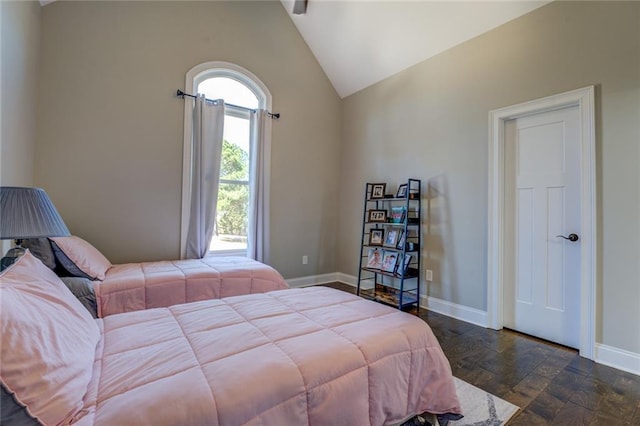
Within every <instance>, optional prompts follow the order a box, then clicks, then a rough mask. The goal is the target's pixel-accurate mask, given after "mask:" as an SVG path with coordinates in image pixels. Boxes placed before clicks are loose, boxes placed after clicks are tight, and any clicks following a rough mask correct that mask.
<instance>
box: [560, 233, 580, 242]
mask: <svg viewBox="0 0 640 426" xmlns="http://www.w3.org/2000/svg"><path fill="white" fill-rule="evenodd" d="M556 237H560V238H564V239H565V240H569V241H578V239H579V237H578V236H577V235H576V234H569V236H568V237H565V236H564V235H556Z"/></svg>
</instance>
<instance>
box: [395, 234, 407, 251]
mask: <svg viewBox="0 0 640 426" xmlns="http://www.w3.org/2000/svg"><path fill="white" fill-rule="evenodd" d="M406 241H407V234H406V233H405V232H404V229H403V230H402V231H401V232H400V238H398V244H397V245H396V248H397V249H398V250H402V249H403V248H404V246H405V243H406Z"/></svg>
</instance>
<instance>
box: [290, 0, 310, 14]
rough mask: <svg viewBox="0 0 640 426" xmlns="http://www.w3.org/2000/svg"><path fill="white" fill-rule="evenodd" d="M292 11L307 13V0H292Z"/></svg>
mask: <svg viewBox="0 0 640 426" xmlns="http://www.w3.org/2000/svg"><path fill="white" fill-rule="evenodd" d="M293 13H295V14H296V15H304V14H305V13H307V0H294V1H293Z"/></svg>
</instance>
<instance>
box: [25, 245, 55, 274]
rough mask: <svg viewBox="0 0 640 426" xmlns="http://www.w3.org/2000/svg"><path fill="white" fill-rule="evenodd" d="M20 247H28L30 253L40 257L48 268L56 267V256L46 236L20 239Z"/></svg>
mask: <svg viewBox="0 0 640 426" xmlns="http://www.w3.org/2000/svg"><path fill="white" fill-rule="evenodd" d="M22 247H24V248H27V249H29V251H30V252H31V254H32V255H34V256H35V257H37V258H38V259H40V261H41V262H42V263H44V264H45V265H47V268H49V269H56V257H55V255H54V254H53V248H51V243H50V242H49V239H48V238H27V239H24V240H22Z"/></svg>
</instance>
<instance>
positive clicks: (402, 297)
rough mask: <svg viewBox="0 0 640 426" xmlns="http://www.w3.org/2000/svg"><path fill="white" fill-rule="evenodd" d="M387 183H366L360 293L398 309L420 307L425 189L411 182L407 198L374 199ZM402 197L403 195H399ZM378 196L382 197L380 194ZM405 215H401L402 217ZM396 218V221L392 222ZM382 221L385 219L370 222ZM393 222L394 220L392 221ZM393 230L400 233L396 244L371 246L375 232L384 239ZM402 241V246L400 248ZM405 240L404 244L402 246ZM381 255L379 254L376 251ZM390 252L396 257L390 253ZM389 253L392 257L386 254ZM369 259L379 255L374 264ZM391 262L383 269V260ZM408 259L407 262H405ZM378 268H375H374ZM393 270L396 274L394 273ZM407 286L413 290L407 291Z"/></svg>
mask: <svg viewBox="0 0 640 426" xmlns="http://www.w3.org/2000/svg"><path fill="white" fill-rule="evenodd" d="M381 185H382V186H383V190H384V189H386V184H373V183H367V184H366V189H365V197H364V206H363V218H362V238H361V243H360V265H359V267H358V284H357V294H358V295H361V296H363V297H365V298H367V299H371V300H376V301H378V302H381V303H385V304H387V305H391V306H394V307H396V308H398V309H404V308H406V307H408V306H415V307H416V308H417V310H419V308H420V297H419V295H420V270H421V268H420V263H421V259H420V247H421V237H422V232H421V229H420V228H421V208H422V206H421V204H422V196H421V194H422V189H421V181H420V180H419V179H408V180H407V181H406V183H403V184H402V185H403V186H404V185H406V186H405V193H406V194H407V196H405V197H395V196H386V197H384V198H380V197H373V194H374V189H376V188H375V187H376V186H377V187H378V188H377V189H379V187H380V186H381ZM398 194H400V192H398ZM377 195H379V196H382V194H381V193H380V191H378V193H377ZM400 212H402V214H399V213H400ZM392 217H393V219H391V218H392ZM372 218H380V219H383V218H384V221H383V220H369V219H372ZM392 220H393V221H392ZM392 229H398V230H399V231H398V232H401V233H400V234H399V235H398V234H396V235H395V236H394V238H395V239H396V245H395V246H394V245H393V240H390V241H388V242H387V241H385V243H386V244H387V245H385V244H384V243H383V244H379V242H380V240H378V239H376V243H375V244H370V241H371V238H372V236H373V235H375V232H373V233H372V232H371V231H372V230H374V231H379V233H380V235H381V236H384V235H387V234H388V233H390V232H391V230H392ZM397 240H400V245H401V247H400V248H398V244H397V243H398V241H397ZM402 241H404V242H405V244H404V245H403V244H402ZM374 250H375V251H377V252H378V253H377V254H376V252H375V251H374ZM391 252H393V253H395V254H391ZM387 253H389V257H387V256H386V254H387ZM370 256H377V257H376V258H375V261H372V262H370V260H372V259H374V258H373V257H371V259H370ZM384 258H386V260H390V261H391V262H392V263H391V262H390V263H388V265H393V266H392V267H388V268H387V267H384V269H387V270H382V269H380V268H382V267H383V262H382V261H383V260H384ZM405 259H406V263H405ZM371 265H375V266H376V267H371ZM391 269H393V271H391ZM363 282H368V283H369V285H371V284H374V285H375V288H374V289H371V288H370V289H365V288H362V283H363ZM407 287H410V288H409V289H407Z"/></svg>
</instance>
